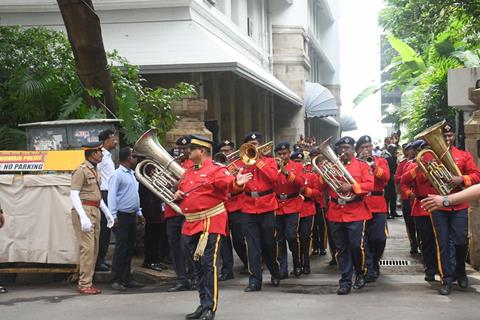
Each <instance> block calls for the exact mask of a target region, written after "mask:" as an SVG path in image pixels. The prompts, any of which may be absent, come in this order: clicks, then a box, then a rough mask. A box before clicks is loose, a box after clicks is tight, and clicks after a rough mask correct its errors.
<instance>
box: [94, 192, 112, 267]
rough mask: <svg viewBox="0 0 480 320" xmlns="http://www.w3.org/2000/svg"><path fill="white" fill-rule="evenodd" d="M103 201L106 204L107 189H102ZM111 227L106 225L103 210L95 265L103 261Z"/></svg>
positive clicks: (108, 243)
mask: <svg viewBox="0 0 480 320" xmlns="http://www.w3.org/2000/svg"><path fill="white" fill-rule="evenodd" d="M102 199H103V202H105V204H106V205H107V206H108V191H102ZM110 233H111V229H110V228H108V227H107V218H105V215H104V214H103V212H101V214H100V238H99V240H98V255H97V266H99V265H101V264H102V263H104V262H105V256H106V255H107V253H108V246H109V245H110Z"/></svg>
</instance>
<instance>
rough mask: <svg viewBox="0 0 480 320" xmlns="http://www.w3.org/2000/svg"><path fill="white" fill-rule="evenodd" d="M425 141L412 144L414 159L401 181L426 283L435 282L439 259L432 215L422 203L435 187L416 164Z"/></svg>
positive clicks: (409, 162)
mask: <svg viewBox="0 0 480 320" xmlns="http://www.w3.org/2000/svg"><path fill="white" fill-rule="evenodd" d="M426 146H427V144H426V143H425V141H423V140H416V141H414V142H412V144H411V148H412V151H413V152H412V153H413V157H412V159H411V160H410V161H408V162H407V164H406V165H405V168H404V170H403V171H404V173H403V175H402V177H401V179H400V190H401V191H402V193H403V194H405V195H406V196H407V197H408V198H409V199H410V205H411V208H412V217H413V220H414V223H415V226H416V229H417V231H418V235H419V238H420V249H421V250H422V259H423V265H424V271H425V278H424V279H425V281H427V282H431V281H435V270H436V269H437V259H436V253H435V235H434V232H433V225H432V221H431V219H430V214H429V213H428V211H426V210H425V209H424V208H422V206H421V203H420V201H421V200H422V199H424V198H425V197H427V196H428V194H430V193H431V192H434V190H435V189H434V188H433V186H432V185H431V184H430V182H429V181H428V179H427V178H426V177H425V175H424V174H423V173H421V172H420V171H419V169H418V165H417V162H416V159H415V157H416V155H417V153H418V152H419V151H420V150H422V148H424V147H426Z"/></svg>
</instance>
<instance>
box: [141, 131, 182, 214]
mask: <svg viewBox="0 0 480 320" xmlns="http://www.w3.org/2000/svg"><path fill="white" fill-rule="evenodd" d="M133 149H134V150H135V152H136V153H139V154H141V155H143V156H145V158H146V159H145V160H143V161H141V162H140V163H139V164H137V167H136V168H135V176H136V177H137V179H138V181H140V182H141V183H142V184H143V185H144V186H145V187H147V188H148V189H149V190H150V191H152V192H153V193H154V194H155V195H156V196H157V197H159V198H160V199H162V200H163V201H164V202H165V204H167V205H169V206H170V207H171V208H172V209H173V210H175V211H176V212H177V213H180V214H182V210H181V209H180V207H179V206H178V205H177V204H176V203H174V194H175V191H176V187H177V184H178V181H179V180H180V177H181V176H182V175H183V173H184V172H185V169H183V168H182V166H180V165H179V164H178V163H177V162H176V161H175V159H174V158H173V157H172V156H171V155H170V154H169V153H168V152H167V151H166V150H165V149H164V148H163V147H162V145H161V144H160V143H159V142H158V140H157V130H156V129H150V130H148V131H147V132H145V133H144V134H143V135H142V136H141V137H140V138H139V139H138V141H137V142H136V143H135V146H134V147H133Z"/></svg>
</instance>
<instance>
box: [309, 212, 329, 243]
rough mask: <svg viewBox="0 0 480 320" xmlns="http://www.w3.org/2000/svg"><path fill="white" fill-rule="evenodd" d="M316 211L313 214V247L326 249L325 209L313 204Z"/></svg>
mask: <svg viewBox="0 0 480 320" xmlns="http://www.w3.org/2000/svg"><path fill="white" fill-rule="evenodd" d="M315 207H316V209H317V213H316V214H315V219H313V220H314V226H313V234H312V237H313V249H318V250H321V251H323V250H326V249H327V241H328V235H327V221H326V220H325V209H323V208H322V207H320V205H319V204H318V203H317V204H315Z"/></svg>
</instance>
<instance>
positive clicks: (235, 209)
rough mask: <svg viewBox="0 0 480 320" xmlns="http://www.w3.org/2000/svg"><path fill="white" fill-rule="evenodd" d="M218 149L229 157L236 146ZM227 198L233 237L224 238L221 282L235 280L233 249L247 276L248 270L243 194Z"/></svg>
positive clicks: (227, 143) (224, 145)
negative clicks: (243, 223)
mask: <svg viewBox="0 0 480 320" xmlns="http://www.w3.org/2000/svg"><path fill="white" fill-rule="evenodd" d="M218 149H219V152H221V153H222V154H223V155H225V156H228V155H230V154H232V153H233V152H234V150H235V144H234V143H233V142H232V141H229V140H225V141H222V142H221V143H220V144H219V145H218ZM236 162H238V161H236ZM242 165H243V163H242V164H240V163H237V164H236V168H238V166H242ZM229 168H230V169H229V170H231V172H230V173H232V174H235V171H236V170H233V168H234V167H232V166H230V167H229ZM227 196H228V200H227V202H226V203H225V207H226V208H227V212H228V227H229V230H230V232H231V236H230V234H227V236H226V237H224V238H222V246H221V247H222V250H221V258H222V272H221V274H220V276H219V277H218V280H219V281H226V280H229V279H233V248H234V249H235V252H236V253H237V255H238V257H239V258H240V261H242V263H243V268H242V270H244V271H243V273H244V274H246V273H245V270H248V268H247V249H246V246H245V241H244V237H243V233H242V221H243V216H244V214H243V213H242V202H243V192H240V193H237V194H232V193H228V195H227ZM232 242H233V248H232Z"/></svg>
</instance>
